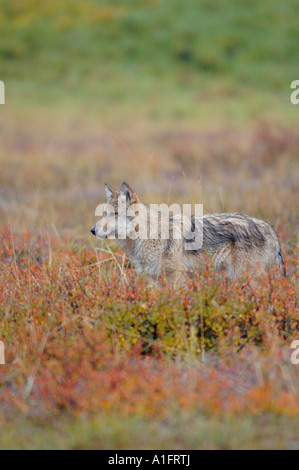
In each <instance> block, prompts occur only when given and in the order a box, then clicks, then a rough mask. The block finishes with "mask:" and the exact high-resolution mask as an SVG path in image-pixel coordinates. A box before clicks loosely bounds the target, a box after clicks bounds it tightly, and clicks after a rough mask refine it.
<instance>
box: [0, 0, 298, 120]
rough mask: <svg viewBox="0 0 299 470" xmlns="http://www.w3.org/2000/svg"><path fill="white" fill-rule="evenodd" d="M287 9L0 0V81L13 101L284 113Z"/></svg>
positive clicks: (208, 113) (290, 29)
mask: <svg viewBox="0 0 299 470" xmlns="http://www.w3.org/2000/svg"><path fill="white" fill-rule="evenodd" d="M298 15H299V9H298V2H297V1H296V0H286V1H281V0H263V1H261V0H242V1H240V0H226V1H224V0H188V1H182V0H143V1H140V0H139V1H138V0H110V1H104V0H88V1H82V0H71V1H70V0H53V1H51V2H40V1H38V0H1V2H0V37H1V40H0V79H1V80H3V81H4V82H5V84H6V101H7V103H8V106H10V105H12V106H14V107H20V108H22V107H23V108H24V107H25V108H28V107H38V108H39V107H42V108H45V107H46V108H51V109H52V110H56V111H59V112H60V113H61V112H64V111H65V112H66V111H67V110H71V111H72V110H73V109H74V108H77V109H78V108H79V109H81V110H82V108H83V109H84V111H85V112H86V113H93V112H96V113H99V112H100V114H101V116H102V117H103V118H105V119H107V120H113V121H114V120H118V119H128V118H137V119H139V118H140V117H143V118H144V117H145V118H149V119H153V120H167V121H169V120H171V121H173V120H177V121H181V120H193V121H205V122H206V121H211V120H213V121H215V120H221V119H231V120H233V121H235V122H238V121H240V120H241V121H244V120H245V121H246V120H247V119H252V118H255V117H256V116H261V115H262V116H266V117H267V116H269V115H271V116H272V117H273V116H274V117H275V118H276V119H280V118H282V119H287V120H289V119H293V118H294V117H295V116H296V114H297V115H298V110H297V109H296V107H295V106H290V100H289V96H290V83H291V81H292V80H295V79H296V78H298V44H299V28H298ZM1 111H2V110H1Z"/></svg>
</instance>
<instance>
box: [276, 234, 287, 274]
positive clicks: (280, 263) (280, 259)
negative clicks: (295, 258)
mask: <svg viewBox="0 0 299 470" xmlns="http://www.w3.org/2000/svg"><path fill="white" fill-rule="evenodd" d="M276 262H277V264H278V266H279V269H280V270H281V271H282V273H283V276H284V277H287V272H286V268H285V264H284V259H283V257H282V254H281V246H280V243H279V242H278V250H277V254H276Z"/></svg>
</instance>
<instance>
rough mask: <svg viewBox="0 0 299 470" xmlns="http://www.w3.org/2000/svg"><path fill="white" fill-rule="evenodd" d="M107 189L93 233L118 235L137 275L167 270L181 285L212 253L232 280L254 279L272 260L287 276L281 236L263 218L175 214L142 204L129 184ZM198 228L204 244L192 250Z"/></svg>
mask: <svg viewBox="0 0 299 470" xmlns="http://www.w3.org/2000/svg"><path fill="white" fill-rule="evenodd" d="M105 190H106V204H104V205H102V214H101V217H100V219H99V221H98V222H97V224H96V225H95V226H94V227H93V228H92V229H91V233H92V234H93V235H95V236H96V237H98V238H99V239H106V238H115V239H116V240H117V242H118V243H119V245H120V246H121V247H122V248H123V249H124V250H125V252H126V253H127V255H128V256H129V258H130V259H131V260H132V261H133V263H134V265H135V267H136V270H137V272H138V274H145V275H146V276H147V277H149V278H151V279H152V280H154V281H156V280H157V279H158V278H159V276H160V275H162V274H165V276H166V279H167V281H168V282H171V283H174V284H178V283H180V282H181V281H182V280H183V277H184V273H185V274H186V272H187V273H188V272H189V273H190V272H192V271H194V270H200V269H201V268H203V267H204V266H205V263H206V257H207V256H208V257H210V258H211V259H212V263H213V265H214V268H215V269H216V270H220V269H221V268H224V269H225V271H226V274H227V276H228V278H229V279H230V280H234V279H236V278H238V277H239V276H241V274H242V273H248V274H250V275H252V276H253V277H256V276H257V275H259V274H262V273H265V271H266V270H267V269H269V268H270V267H271V266H272V265H273V264H274V263H276V264H277V265H278V266H279V268H280V269H281V271H282V272H283V275H284V276H286V272H285V268H284V261H283V257H282V254H281V247H280V243H279V239H278V235H277V233H276V231H275V230H274V228H273V227H272V226H271V225H269V224H268V223H266V222H264V221H263V220H259V219H255V218H252V217H249V216H248V215H243V214H205V215H203V216H202V217H196V216H192V215H191V216H183V218H182V217H181V218H176V217H174V216H169V214H167V213H163V212H162V211H156V210H153V209H152V208H151V207H149V206H148V205H145V204H143V203H142V202H140V200H139V198H138V196H137V194H136V193H135V191H134V190H133V189H132V188H131V187H130V186H129V185H128V184H126V183H123V184H122V186H121V188H120V191H116V190H114V189H113V188H112V187H111V186H109V185H108V184H107V183H105ZM183 219H184V221H186V219H187V220H188V222H189V224H188V223H187V224H185V223H182V220H183ZM154 222H157V223H154ZM196 231H197V233H199V234H201V243H200V245H199V246H196V247H195V248H194V244H193V243H190V242H192V241H194V238H193V239H192V236H190V234H194V233H196Z"/></svg>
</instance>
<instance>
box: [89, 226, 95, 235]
mask: <svg viewBox="0 0 299 470" xmlns="http://www.w3.org/2000/svg"><path fill="white" fill-rule="evenodd" d="M90 231H91V233H92V234H93V235H95V234H96V229H95V226H94V227H92V228H91V229H90Z"/></svg>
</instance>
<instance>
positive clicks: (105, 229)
mask: <svg viewBox="0 0 299 470" xmlns="http://www.w3.org/2000/svg"><path fill="white" fill-rule="evenodd" d="M105 192H106V203H105V204H101V205H100V206H98V209H97V213H96V215H99V216H100V219H99V221H98V222H97V223H96V225H95V226H94V227H92V229H91V230H90V231H91V233H92V234H93V235H95V236H96V237H97V238H100V239H101V240H104V239H106V238H126V236H127V235H128V233H129V231H130V224H131V221H132V218H131V217H130V215H129V213H128V212H129V211H128V209H129V208H130V207H131V206H133V205H135V204H138V203H139V199H138V196H137V194H136V193H135V191H133V189H132V188H131V187H130V186H129V185H128V184H127V183H123V184H122V185H121V188H120V191H116V190H115V189H113V188H112V187H111V186H110V185H109V184H107V183H105Z"/></svg>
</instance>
